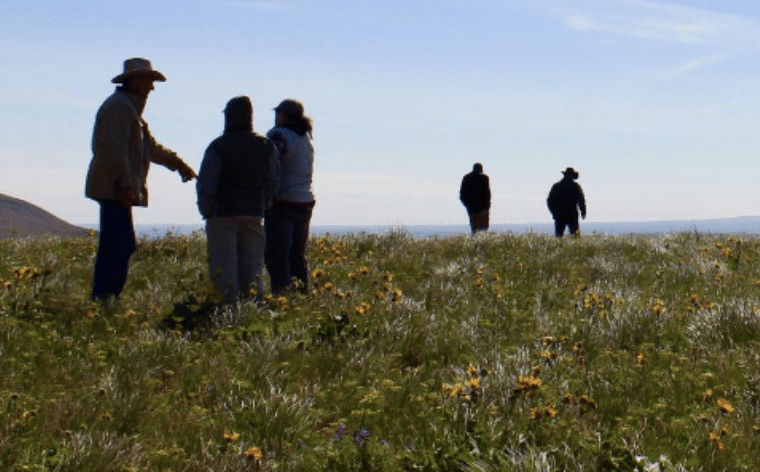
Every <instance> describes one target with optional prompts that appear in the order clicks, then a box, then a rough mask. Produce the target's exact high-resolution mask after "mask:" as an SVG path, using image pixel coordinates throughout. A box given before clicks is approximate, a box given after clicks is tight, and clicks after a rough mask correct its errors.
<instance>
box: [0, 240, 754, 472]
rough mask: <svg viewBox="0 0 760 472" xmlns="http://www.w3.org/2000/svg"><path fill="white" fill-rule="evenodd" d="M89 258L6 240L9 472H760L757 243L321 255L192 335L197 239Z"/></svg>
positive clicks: (2, 307) (475, 246) (203, 301)
mask: <svg viewBox="0 0 760 472" xmlns="http://www.w3.org/2000/svg"><path fill="white" fill-rule="evenodd" d="M94 251H95V247H94V244H93V242H92V241H88V240H87V239H79V240H63V239H57V238H38V239H30V240H2V241H0V257H1V258H2V261H1V262H0V284H2V285H1V286H0V470H3V471H40V472H42V471H72V472H73V471H98V472H102V471H122V472H127V471H173V472H179V471H209V470H213V471H216V472H219V471H241V470H293V471H317V470H325V471H358V470H361V471H372V470H375V471H397V470H398V471H417V470H423V471H456V470H473V471H502V470H503V471H512V470H514V471H539V470H541V471H549V470H568V471H588V470H637V469H638V470H642V471H643V470H662V471H666V470H689V471H692V470H693V471H700V470H704V471H718V470H726V471H736V470H748V471H754V470H760V454H758V451H760V239H758V238H757V237H754V236H741V237H728V236H721V235H704V234H698V233H680V234H674V235H661V236H637V235H625V236H616V235H596V234H593V235H585V236H583V237H581V238H565V239H562V240H557V239H556V238H554V237H552V236H549V235H542V234H520V235H517V234H499V233H492V234H486V235H478V236H476V237H471V236H469V235H468V236H461V237H449V238H431V239H415V238H412V237H411V236H409V235H408V234H406V233H405V232H404V231H403V230H396V231H393V232H391V233H388V234H384V235H347V236H339V237H324V238H315V239H313V240H312V241H311V242H310V246H309V260H310V264H311V267H310V269H311V271H312V274H313V278H312V281H313V284H312V287H311V289H310V294H309V295H308V296H305V295H300V294H293V295H291V296H288V297H281V298H274V299H273V298H271V297H268V298H267V299H266V302H265V303H264V304H263V306H256V305H253V304H250V305H244V306H242V307H240V310H239V312H238V313H231V312H227V313H220V314H218V315H216V316H215V318H214V320H213V323H211V324H209V323H200V324H198V325H193V327H194V328H195V329H183V328H182V324H181V321H182V319H181V318H182V315H183V313H184V314H188V313H195V312H201V311H202V309H203V308H207V307H208V303H210V302H213V301H215V298H214V294H213V293H212V291H211V287H210V282H209V280H208V273H207V270H208V269H207V266H206V254H205V241H204V239H203V235H202V234H201V233H195V234H192V235H173V234H167V235H166V236H164V237H162V238H159V239H145V240H141V241H140V243H139V249H138V252H137V253H136V254H135V256H134V257H133V260H132V265H131V269H130V275H129V280H128V282H127V286H126V288H125V292H124V296H123V297H122V300H121V302H120V303H119V304H117V305H115V306H110V307H107V306H106V307H101V306H99V305H93V304H92V303H90V302H89V301H88V295H89V290H90V284H91V271H92V262H93V258H94ZM341 425H342V426H341ZM363 430H366V431H365V433H366V434H365V435H364V436H362V435H360V432H362V431H363ZM341 431H345V432H344V433H343V434H342V435H341V434H340V432H341ZM336 433H338V434H336ZM339 436H342V438H339Z"/></svg>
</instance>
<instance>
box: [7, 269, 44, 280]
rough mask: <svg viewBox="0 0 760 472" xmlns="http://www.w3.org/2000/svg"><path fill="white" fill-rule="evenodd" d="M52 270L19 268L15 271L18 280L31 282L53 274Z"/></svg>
mask: <svg viewBox="0 0 760 472" xmlns="http://www.w3.org/2000/svg"><path fill="white" fill-rule="evenodd" d="M52 273H53V271H52V269H39V268H37V267H17V268H16V269H13V275H14V276H15V277H16V280H31V279H36V278H37V277H45V276H48V275H50V274H52Z"/></svg>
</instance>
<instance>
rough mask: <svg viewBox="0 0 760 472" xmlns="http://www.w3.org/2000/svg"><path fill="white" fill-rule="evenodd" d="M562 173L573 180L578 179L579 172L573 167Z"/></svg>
mask: <svg viewBox="0 0 760 472" xmlns="http://www.w3.org/2000/svg"><path fill="white" fill-rule="evenodd" d="M562 173H563V174H565V175H566V176H567V177H572V178H573V179H577V178H578V172H576V171H575V169H573V168H572V167H568V168H567V169H565V170H563V171H562Z"/></svg>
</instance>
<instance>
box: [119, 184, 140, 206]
mask: <svg viewBox="0 0 760 472" xmlns="http://www.w3.org/2000/svg"><path fill="white" fill-rule="evenodd" d="M116 201H117V202H119V205H121V206H123V207H127V208H129V207H131V206H132V205H134V204H135V203H136V202H137V195H135V191H134V190H132V187H118V186H117V187H116Z"/></svg>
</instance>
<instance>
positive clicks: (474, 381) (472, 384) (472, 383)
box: [467, 377, 480, 390]
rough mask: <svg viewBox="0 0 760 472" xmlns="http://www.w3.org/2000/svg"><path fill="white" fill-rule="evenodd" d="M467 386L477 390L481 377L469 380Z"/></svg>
mask: <svg viewBox="0 0 760 472" xmlns="http://www.w3.org/2000/svg"><path fill="white" fill-rule="evenodd" d="M467 387H468V388H470V389H471V390H477V389H479V388H480V378H479V377H475V378H472V379H470V380H468V381H467Z"/></svg>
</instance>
